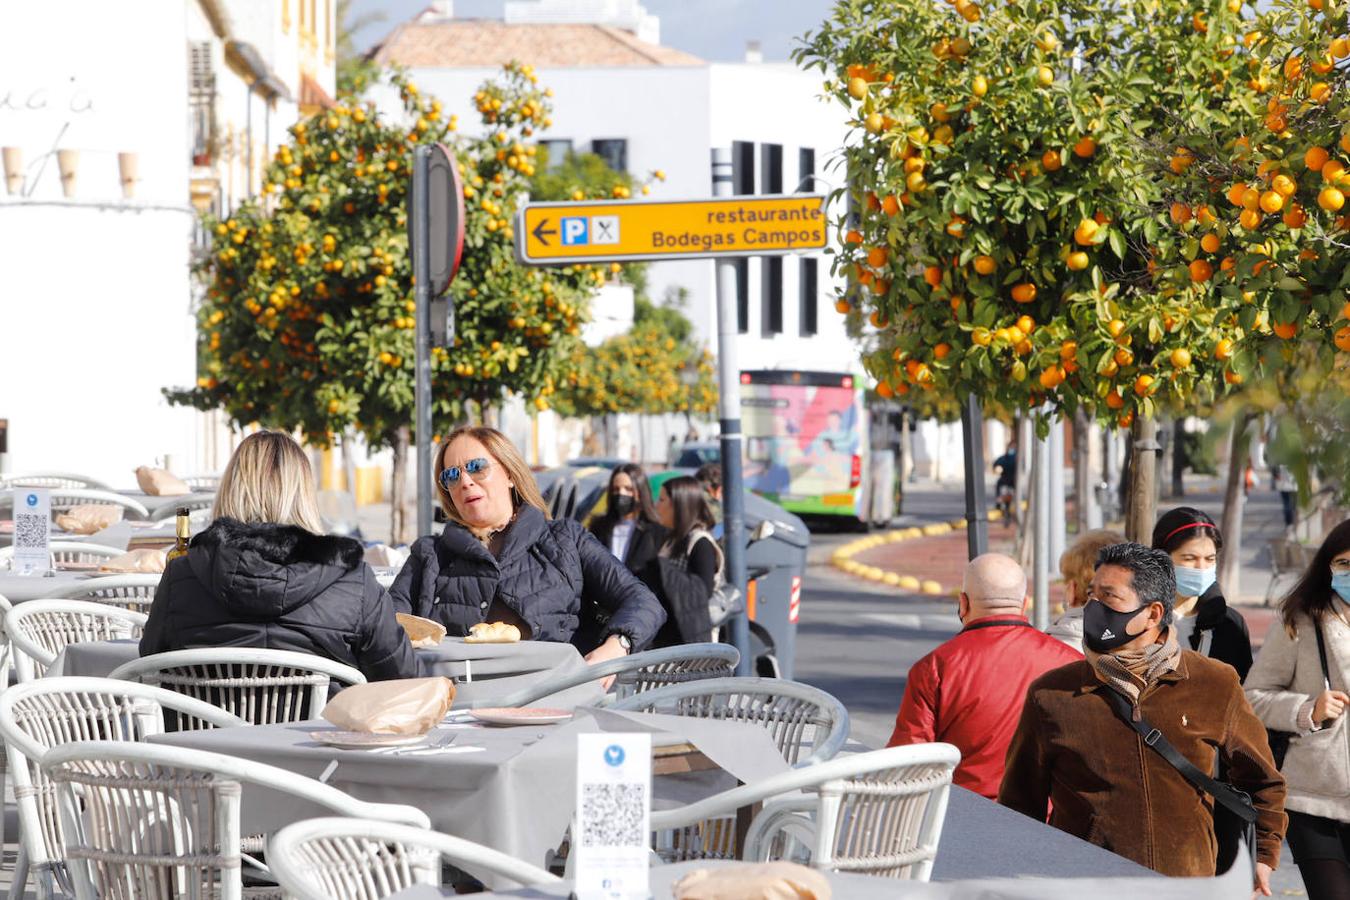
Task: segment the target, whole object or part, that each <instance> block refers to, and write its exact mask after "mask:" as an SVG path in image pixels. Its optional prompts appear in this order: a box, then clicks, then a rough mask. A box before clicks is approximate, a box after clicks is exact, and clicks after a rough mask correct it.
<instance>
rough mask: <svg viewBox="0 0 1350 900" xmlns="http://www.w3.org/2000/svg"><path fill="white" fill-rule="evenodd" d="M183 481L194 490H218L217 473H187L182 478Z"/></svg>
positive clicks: (218, 477) (218, 480) (218, 479)
mask: <svg viewBox="0 0 1350 900" xmlns="http://www.w3.org/2000/svg"><path fill="white" fill-rule="evenodd" d="M183 483H184V484H186V485H187V486H188V487H190V488H192V489H193V490H194V491H217V490H220V476H219V475H188V476H187V477H185V478H184V479H183Z"/></svg>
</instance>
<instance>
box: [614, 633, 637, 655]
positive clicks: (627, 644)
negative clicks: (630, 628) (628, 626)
mask: <svg viewBox="0 0 1350 900" xmlns="http://www.w3.org/2000/svg"><path fill="white" fill-rule="evenodd" d="M613 637H616V638H618V639H619V646H620V647H622V648H623V652H624V653H632V652H633V640H632V638H630V637H629V636H628V635H626V634H620V633H619V632H617V631H616V632H614V634H613Z"/></svg>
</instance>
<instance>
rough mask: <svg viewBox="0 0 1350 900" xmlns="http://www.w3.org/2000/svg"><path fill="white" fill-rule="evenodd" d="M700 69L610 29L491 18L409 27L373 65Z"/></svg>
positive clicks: (683, 56) (387, 43)
mask: <svg viewBox="0 0 1350 900" xmlns="http://www.w3.org/2000/svg"><path fill="white" fill-rule="evenodd" d="M512 60H517V61H519V62H523V63H529V64H530V65H534V66H539V67H551V68H568V67H581V66H701V65H705V63H704V61H703V60H701V59H699V58H698V57H697V56H691V55H690V54H688V53H685V52H683V51H681V50H675V49H673V48H671V47H661V46H659V45H657V44H649V43H647V42H645V41H641V40H639V39H638V38H637V36H636V35H634V34H633V33H632V32H629V31H624V30H623V29H620V28H612V27H609V26H607V25H551V24H550V25H515V24H512V25H508V24H506V23H505V22H500V21H494V20H490V19H454V20H451V21H446V22H408V23H405V24H403V25H400V26H399V27H398V28H396V29H394V31H393V33H392V34H390V35H389V37H387V38H386V39H385V40H384V42H383V43H382V44H380V45H379V47H377V48H376V51H375V61H376V62H380V63H397V64H399V65H404V66H408V67H410V68H436V67H444V68H452V67H453V68H459V67H478V66H482V67H495V66H500V65H503V64H505V63H508V62H511V61H512Z"/></svg>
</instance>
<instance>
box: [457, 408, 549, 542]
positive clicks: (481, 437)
mask: <svg viewBox="0 0 1350 900" xmlns="http://www.w3.org/2000/svg"><path fill="white" fill-rule="evenodd" d="M462 437H471V438H473V439H474V440H475V441H477V442H478V443H480V444H482V445H483V446H484V447H486V448H487V452H488V453H489V454H490V455H491V456H492V461H493V463H494V464H496V465H499V466H501V467H502V469H503V470H504V471H505V472H506V477H507V478H509V479H511V483H512V484H513V485H515V488H514V490H513V491H512V494H511V505H512V506H513V507H515V508H516V509H520V505H521V504H522V503H528V504H529V505H530V506H533V507H534V508H535V509H537V510H539V511H540V512H541V513H543V514H544V518H545V519H547V518H548V517H549V515H548V506H547V505H546V504H545V503H544V495H543V494H541V493H539V484H538V483H537V482H536V481H535V480H534V473H533V472H531V471H530V467H529V466H528V465H527V464H526V463H525V459H524V457H522V456H521V455H520V451H519V450H517V449H516V445H515V444H513V443H511V439H510V438H508V437H507V436H506V435H504V434H502V433H501V432H500V431H498V430H497V429H495V428H488V427H487V426H485V425H461V426H460V427H459V428H456V429H455V430H454V431H452V432H450V433H449V434H447V435H446V436H445V440H443V441H441V445H440V447H438V448H436V464H435V466H434V467H433V468H434V469H435V471H434V472H432V473H431V477H432V479H433V481H434V482H435V485H436V496H437V497H439V498H440V501H441V509H443V510H445V516H446V518H448V519H449V520H450V521H451V522H457V523H459V524H460V525H463V526H464V527H465V528H469V524H468V523H467V522H465V521H464V520H463V519H462V518H460V515H459V513H458V512H457V511H456V510H455V501H454V500H453V499H451V497H450V492H449V491H447V490H446V489H445V488H443V487H441V470H442V469H444V468H445V451H446V450H448V449H450V445H451V444H453V443H454V442H455V441H456V440H458V439H459V438H462Z"/></svg>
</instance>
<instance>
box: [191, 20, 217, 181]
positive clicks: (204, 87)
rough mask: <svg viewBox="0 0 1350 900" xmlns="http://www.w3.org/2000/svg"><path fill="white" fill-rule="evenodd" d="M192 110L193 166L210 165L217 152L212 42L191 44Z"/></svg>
mask: <svg viewBox="0 0 1350 900" xmlns="http://www.w3.org/2000/svg"><path fill="white" fill-rule="evenodd" d="M188 111H189V115H190V116H191V120H192V164H193V165H194V166H209V165H211V161H212V159H213V158H214V157H215V151H216V146H215V145H216V73H215V68H214V67H213V66H212V65H211V44H210V42H208V41H200V42H197V43H193V44H190V45H188Z"/></svg>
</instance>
